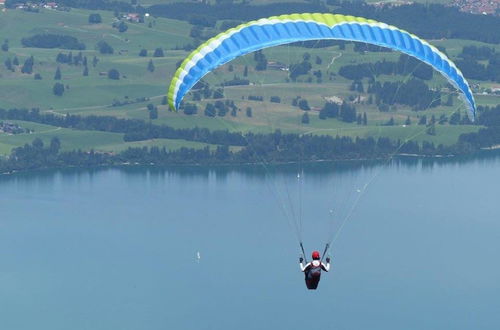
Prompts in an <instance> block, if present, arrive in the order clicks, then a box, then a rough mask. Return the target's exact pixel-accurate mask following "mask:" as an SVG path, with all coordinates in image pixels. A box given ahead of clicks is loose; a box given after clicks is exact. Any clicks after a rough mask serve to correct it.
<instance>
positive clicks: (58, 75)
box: [54, 67, 61, 80]
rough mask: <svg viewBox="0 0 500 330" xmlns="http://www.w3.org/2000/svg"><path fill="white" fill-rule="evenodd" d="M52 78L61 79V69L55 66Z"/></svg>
mask: <svg viewBox="0 0 500 330" xmlns="http://www.w3.org/2000/svg"><path fill="white" fill-rule="evenodd" d="M54 80H61V69H60V68H59V67H57V69H56V73H55V74H54Z"/></svg>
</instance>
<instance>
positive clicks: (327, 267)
mask: <svg viewBox="0 0 500 330" xmlns="http://www.w3.org/2000/svg"><path fill="white" fill-rule="evenodd" d="M321 265H322V266H323V267H324V268H325V270H326V271H327V272H329V271H330V263H329V262H327V263H326V265H325V263H323V262H322V263H321Z"/></svg>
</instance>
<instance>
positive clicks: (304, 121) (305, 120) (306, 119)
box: [301, 112, 309, 124]
mask: <svg viewBox="0 0 500 330" xmlns="http://www.w3.org/2000/svg"><path fill="white" fill-rule="evenodd" d="M301 122H302V124H309V115H308V114H307V112H304V114H303V115H302V119H301Z"/></svg>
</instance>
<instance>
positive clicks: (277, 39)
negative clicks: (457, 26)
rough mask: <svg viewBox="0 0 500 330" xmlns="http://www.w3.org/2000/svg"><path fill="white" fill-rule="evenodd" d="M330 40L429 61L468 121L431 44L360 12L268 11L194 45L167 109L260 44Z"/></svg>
mask: <svg viewBox="0 0 500 330" xmlns="http://www.w3.org/2000/svg"><path fill="white" fill-rule="evenodd" d="M320 39H336V40H346V41H359V42H365V43H369V44H373V45H378V46H382V47H387V48H390V49H393V50H397V51H400V52H402V53H405V54H408V55H410V56H413V57H415V58H417V59H419V60H421V61H422V62H425V63H427V64H429V65H431V66H432V67H433V68H434V69H436V70H437V71H439V72H441V73H442V74H443V76H444V77H445V78H446V79H447V80H448V81H449V82H450V83H451V84H452V85H454V86H455V87H456V88H457V89H458V90H459V91H460V95H461V96H462V97H463V98H464V99H465V102H466V103H467V107H468V115H469V118H470V119H471V120H472V121H474V119H475V116H476V103H475V101H474V97H473V95H472V91H471V89H470V87H469V84H468V82H467V81H466V80H465V78H464V76H463V74H462V73H461V72H460V70H459V69H458V68H457V67H456V66H455V64H454V63H453V62H452V61H450V59H448V57H447V56H446V55H445V54H443V53H442V52H440V51H439V50H438V49H437V48H436V47H434V46H432V45H430V44H429V43H428V42H426V41H424V40H422V39H420V38H418V37H417V36H415V35H413V34H410V33H408V32H406V31H404V30H401V29H398V28H397V27H394V26H391V25H387V24H385V23H381V22H377V21H374V20H370V19H365V18H361V17H353V16H344V15H333V14H322V13H315V14H310V13H304V14H292V15H281V16H273V17H269V18H262V19H259V20H256V21H251V22H248V23H245V24H241V25H239V26H237V27H235V28H232V29H229V30H227V31H225V32H222V33H220V34H219V35H217V36H216V37H214V38H212V39H210V40H208V41H207V42H205V43H203V44H202V45H200V46H199V47H198V48H197V49H196V50H195V51H193V52H192V53H191V54H190V55H189V56H188V57H187V58H186V59H185V60H184V62H182V64H181V65H180V67H179V68H178V69H177V71H176V73H175V75H174V77H173V79H172V82H171V84H170V88H169V91H168V100H169V106H170V109H171V110H177V109H178V107H179V105H180V102H181V100H182V98H183V97H184V95H185V94H186V93H187V92H188V91H189V90H190V89H191V88H192V87H193V86H194V85H195V84H196V82H198V81H199V80H200V79H201V78H202V77H203V76H204V75H206V74H207V73H208V72H210V71H212V70H213V69H215V68H217V67H219V66H220V65H222V64H224V63H227V62H229V61H231V60H232V59H234V58H236V57H238V56H242V55H245V54H248V53H250V52H253V51H257V50H260V49H263V48H267V47H272V46H277V45H283V44H289V43H293V42H297V41H307V40H320Z"/></svg>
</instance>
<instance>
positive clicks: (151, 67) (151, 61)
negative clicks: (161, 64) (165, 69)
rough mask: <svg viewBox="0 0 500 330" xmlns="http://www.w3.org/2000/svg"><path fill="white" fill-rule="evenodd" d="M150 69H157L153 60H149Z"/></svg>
mask: <svg viewBox="0 0 500 330" xmlns="http://www.w3.org/2000/svg"><path fill="white" fill-rule="evenodd" d="M148 71H149V72H154V71H155V65H154V64H153V60H149V63H148Z"/></svg>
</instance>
